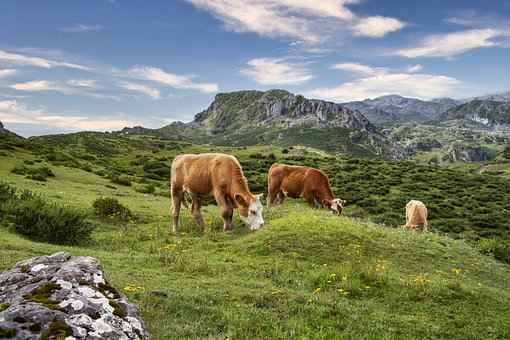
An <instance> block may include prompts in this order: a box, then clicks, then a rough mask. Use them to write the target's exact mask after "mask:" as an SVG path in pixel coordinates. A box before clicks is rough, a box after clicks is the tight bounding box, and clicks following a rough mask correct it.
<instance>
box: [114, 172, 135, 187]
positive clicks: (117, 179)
mask: <svg viewBox="0 0 510 340" xmlns="http://www.w3.org/2000/svg"><path fill="white" fill-rule="evenodd" d="M110 180H111V181H112V183H115V184H119V185H124V186H127V187H130V186H131V180H130V179H129V178H128V177H127V176H117V175H113V176H112V177H111V179H110Z"/></svg>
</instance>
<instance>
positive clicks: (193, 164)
mask: <svg viewBox="0 0 510 340" xmlns="http://www.w3.org/2000/svg"><path fill="white" fill-rule="evenodd" d="M236 167H239V168H240V166H239V163H238V162H237V160H236V159H235V158H234V157H232V156H229V155H224V154H217V153H207V154H185V155H180V156H177V157H176V158H175V159H174V161H173V162H172V179H171V181H172V185H174V183H175V184H176V185H181V186H183V187H184V188H185V189H186V190H187V191H191V192H193V193H196V194H201V195H206V194H210V193H211V192H212V190H213V188H214V187H216V186H225V185H227V184H228V182H229V181H230V180H231V174H232V172H233V168H236Z"/></svg>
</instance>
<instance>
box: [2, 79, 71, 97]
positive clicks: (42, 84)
mask: <svg viewBox="0 0 510 340" xmlns="http://www.w3.org/2000/svg"><path fill="white" fill-rule="evenodd" d="M11 88H13V89H15V90H18V91H28V92H43V91H57V92H62V93H65V94H68V93H70V92H72V91H71V89H69V88H67V87H65V86H62V85H59V84H57V83H56V82H51V81H47V80H32V81H27V82H25V83H16V84H14V85H11Z"/></svg>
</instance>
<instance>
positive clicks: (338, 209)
mask: <svg viewBox="0 0 510 340" xmlns="http://www.w3.org/2000/svg"><path fill="white" fill-rule="evenodd" d="M344 204H345V201H344V200H341V199H340V198H335V199H334V200H333V201H331V210H332V212H333V213H334V214H338V215H340V214H341V213H342V210H343V209H344Z"/></svg>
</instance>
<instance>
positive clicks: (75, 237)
mask: <svg viewBox="0 0 510 340" xmlns="http://www.w3.org/2000/svg"><path fill="white" fill-rule="evenodd" d="M0 197H1V199H2V201H1V203H0V204H1V205H0V212H1V214H0V220H2V221H5V222H8V223H9V224H10V225H12V226H13V228H14V230H15V231H16V232H18V233H20V234H22V235H24V236H26V237H28V238H30V239H32V240H35V241H42V242H49V243H54V244H77V243H80V242H82V241H86V240H88V239H89V238H90V234H91V233H92V231H93V229H94V226H93V225H92V224H91V223H90V222H89V221H87V219H86V215H85V214H83V213H81V212H79V211H77V210H75V209H72V208H69V207H63V206H59V205H56V204H50V203H47V202H46V201H44V200H43V199H42V198H41V197H40V196H38V195H35V194H33V193H32V192H30V191H24V192H22V193H20V194H16V190H15V189H14V188H13V187H11V186H9V185H7V184H4V183H0Z"/></svg>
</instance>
